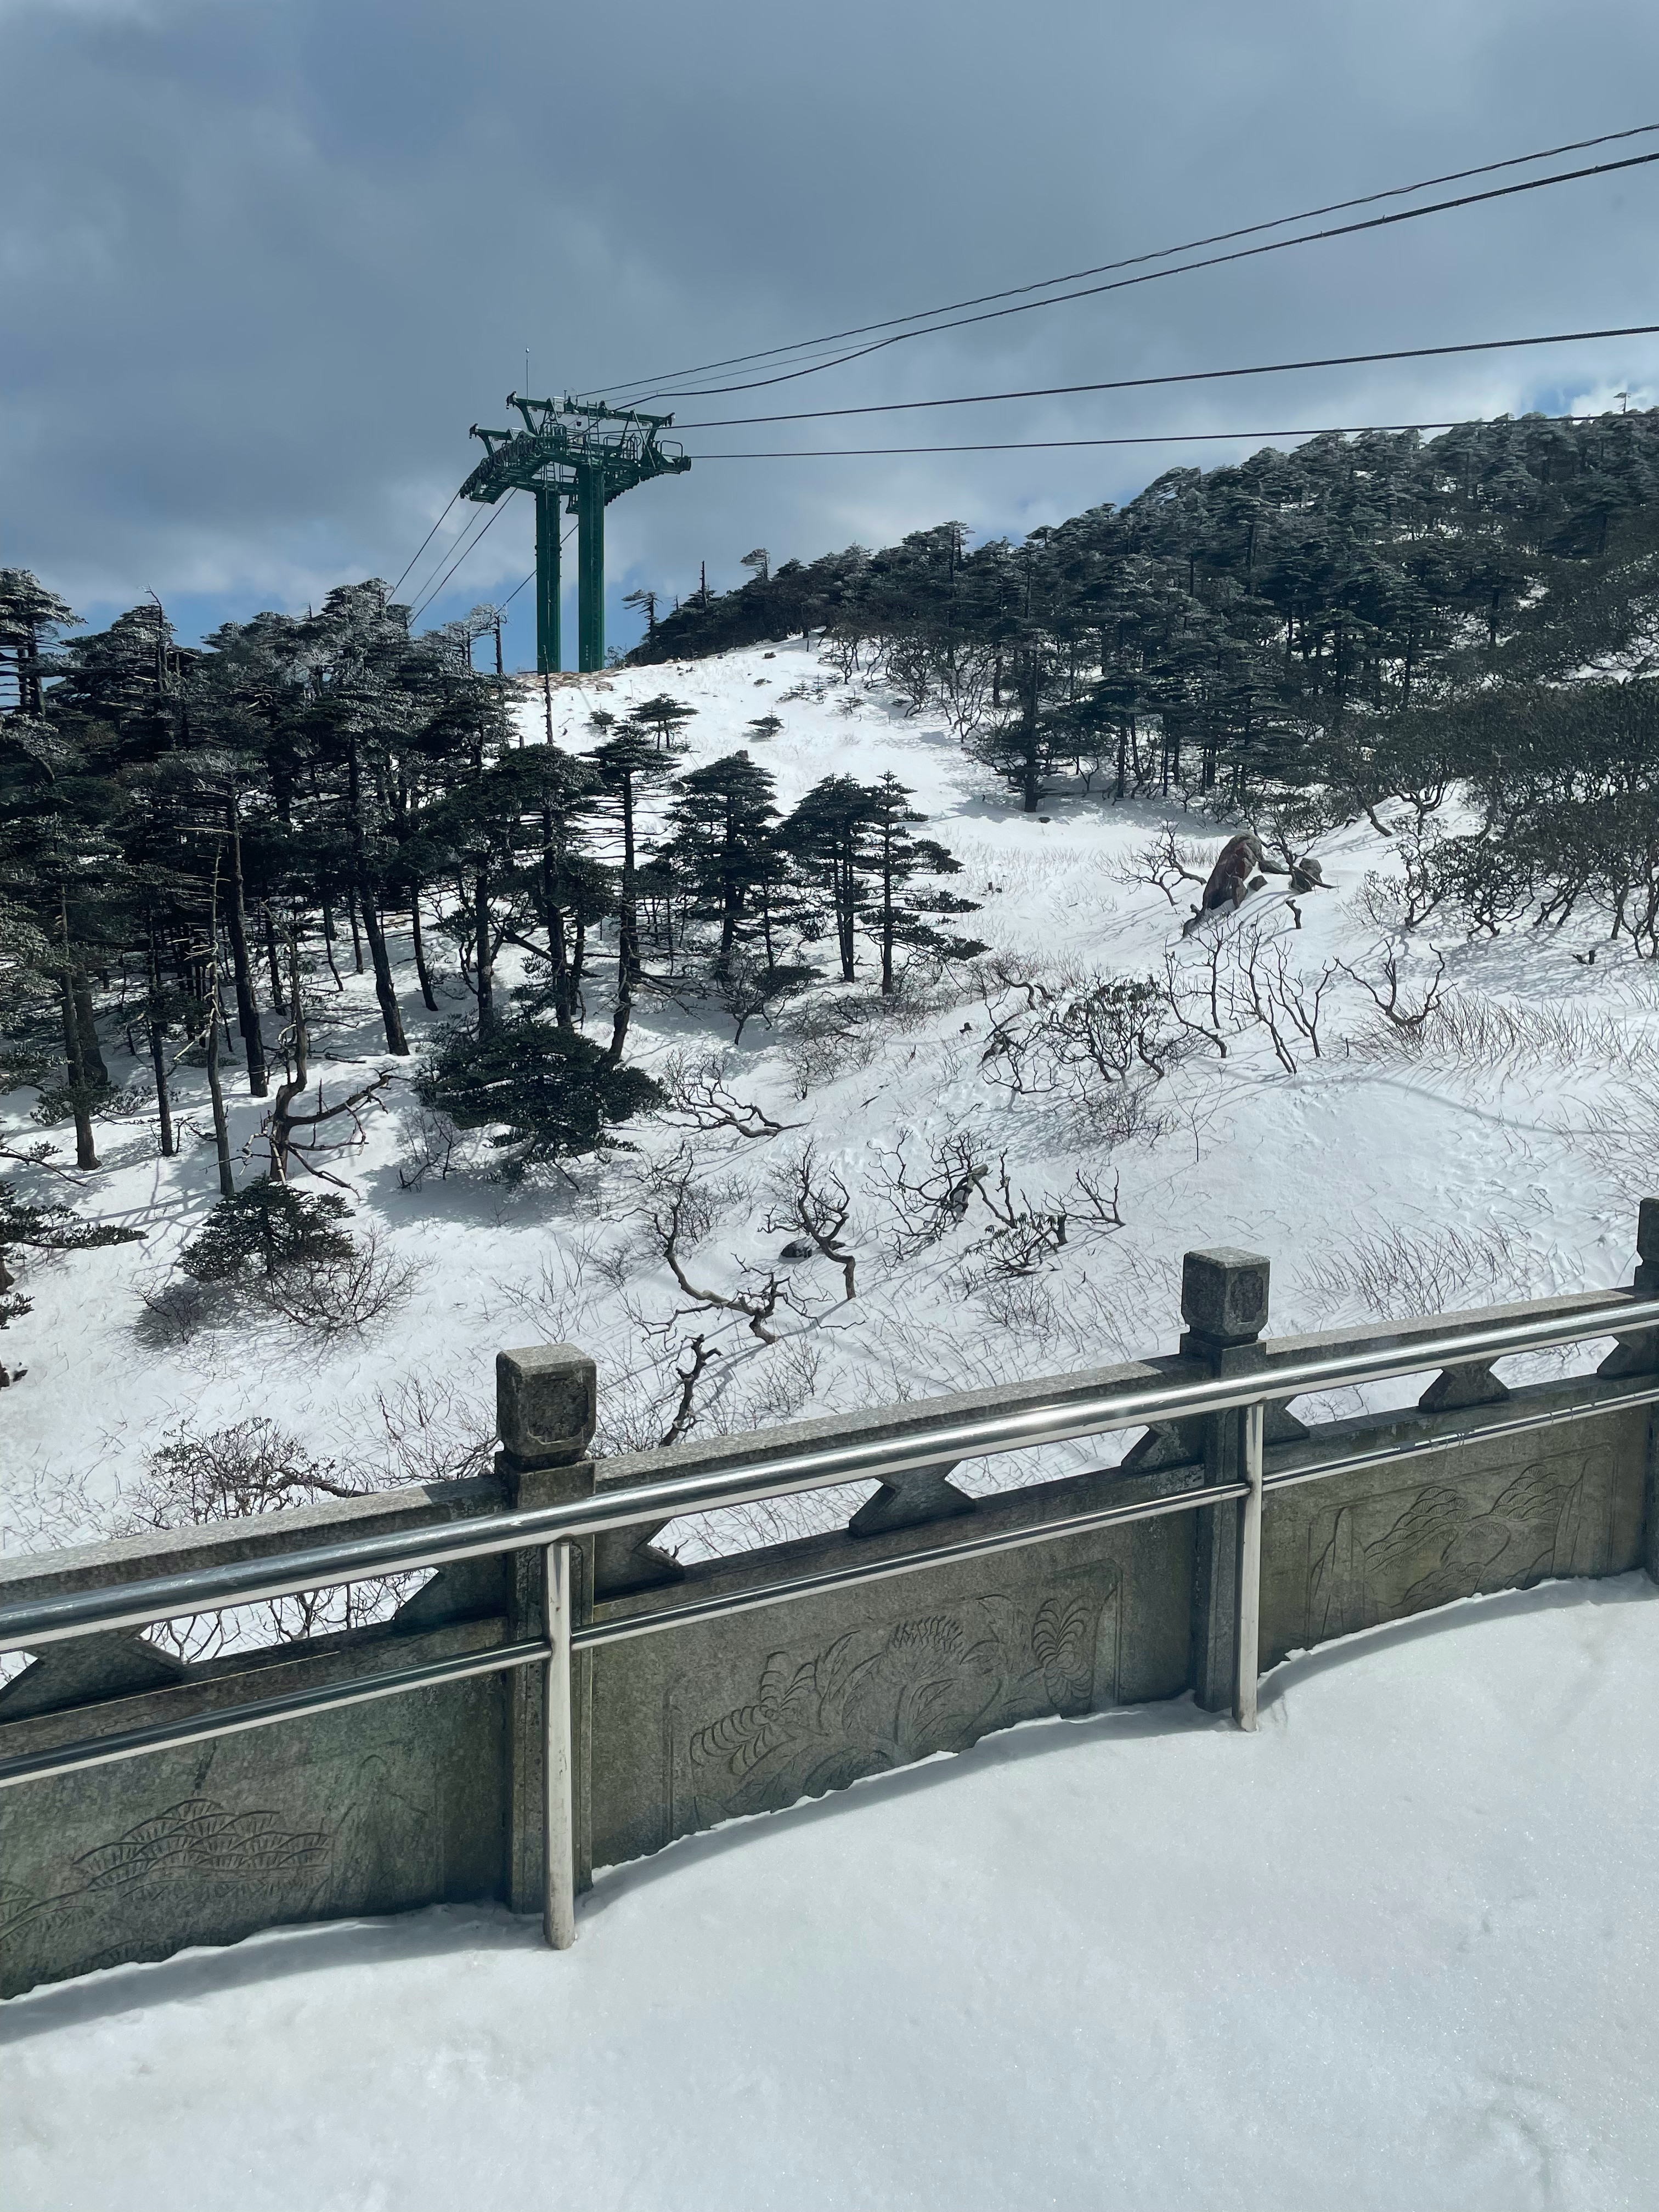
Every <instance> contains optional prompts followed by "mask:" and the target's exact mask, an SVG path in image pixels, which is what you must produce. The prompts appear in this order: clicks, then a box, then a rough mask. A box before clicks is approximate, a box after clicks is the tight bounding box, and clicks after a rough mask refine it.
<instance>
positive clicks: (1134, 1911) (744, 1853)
mask: <svg viewBox="0 0 1659 2212" xmlns="http://www.w3.org/2000/svg"><path fill="white" fill-rule="evenodd" d="M1263 1689H1264V1696H1263V1705H1262V1729H1261V1735H1259V1736H1256V1737H1254V1738H1252V1737H1247V1736H1243V1735H1239V1734H1237V1732H1236V1731H1234V1730H1233V1729H1231V1726H1229V1725H1228V1724H1226V1723H1223V1722H1219V1721H1212V1720H1210V1719H1208V1718H1206V1717H1205V1716H1203V1715H1200V1714H1199V1713H1197V1712H1195V1711H1194V1709H1193V1707H1192V1706H1191V1705H1189V1704H1188V1703H1186V1702H1185V1701H1182V1702H1181V1703H1178V1704H1176V1705H1166V1706H1154V1707H1147V1708H1145V1709H1142V1710H1140V1711H1130V1712H1122V1713H1115V1714H1111V1715H1108V1716H1103V1717H1099V1718H1097V1719H1095V1720H1092V1721H1088V1722H1084V1723H1046V1724H1038V1725H1036V1726H1034V1727H1030V1728H1026V1729H1018V1730H1015V1731H1013V1732H1012V1733H1011V1734H1008V1735H1001V1736H998V1737H995V1738H994V1739H991V1740H989V1741H987V1742H985V1743H983V1744H981V1745H980V1746H979V1747H977V1748H976V1749H975V1750H974V1751H972V1752H969V1753H966V1754H965V1755H963V1756H962V1757H960V1758H957V1759H939V1760H935V1761H932V1762H930V1763H928V1764H927V1765H923V1766H921V1767H915V1768H911V1769H909V1770H908V1771H905V1772H903V1773H902V1774H898V1775H895V1776H891V1777H888V1778H883V1779H881V1780H879V1781H878V1782H875V1783H872V1784H860V1785H859V1786H858V1787H856V1788H854V1790H849V1791H847V1792H845V1793H843V1794H842V1795H840V1796H836V1797H832V1798H829V1799H828V1800H825V1801H823V1802H820V1803H817V1804H813V1805H805V1806H800V1807H798V1808H795V1809H794V1810H793V1811H792V1812H789V1813H784V1814H776V1815H774V1816H772V1817H770V1818H769V1819H764V1820H756V1821H749V1822H741V1823H736V1824H733V1825H732V1826H730V1827H727V1828H725V1829H722V1830H720V1831H717V1832H715V1833H714V1834H712V1835H708V1836H704V1837H700V1838H696V1839H693V1840H690V1841H687V1842H685V1843H683V1844H676V1845H674V1846H673V1847H672V1848H671V1849H670V1850H667V1851H665V1852H664V1853H663V1854H661V1855H660V1857H657V1858H655V1859H652V1860H648V1861H646V1862H644V1863H640V1864H637V1865H635V1866H633V1867H630V1868H628V1869H623V1870H621V1871H619V1872H617V1873H613V1874H610V1875H601V1876H600V1878H599V1881H598V1883H597V1885H596V1887H595V1888H594V1890H593V1891H592V1893H591V1895H590V1896H589V1897H588V1898H587V1899H586V1900H585V1903H584V1905H583V1909H582V1911H581V1916H580V1937H579V1940H578V1942H577V1945H576V1948H575V1949H574V1951H571V1952H568V1953H567V1954H563V1955H562V1956H558V1955H555V1954H551V1953H549V1952H547V1951H545V1950H544V1949H542V1948H540V1944H539V1930H538V1928H536V1927H535V1926H533V1925H532V1924H531V1923H527V1922H518V1921H514V1920H513V1919H511V1918H510V1917H507V1916H506V1915H505V1914H503V1913H501V1912H498V1911H454V1910H452V1911H435V1912H425V1913H418V1914H415V1915H412V1916H410V1917H407V1918H404V1919H401V1920H391V1921H381V1922H359V1923H347V1924H345V1925H343V1926H337V1927H333V1928H323V1929H310V1930H295V1931H291V1932H288V1933H284V1934H280V1935H274V1936H260V1937H257V1938H255V1939H254V1940H253V1941H252V1942H247V1943H244V1944H241V1945H240V1946H238V1947H236V1948H234V1949H231V1950H227V1951H221V1952H195V1953H191V1954H187V1955H186V1956H185V1957H183V1958H180V1959H177V1960H171V1961H169V1962H167V1963H166V1964H163V1965H160V1966H124V1967H118V1968H117V1969H115V1970H114V1971H113V1972H108V1973H103V1974H94V1975H91V1976H89V1977H88V1978H86V1979H85V1980H83V1981H82V1982H78V1983H75V1984H68V1985H65V1986H64V1987H62V1988H60V1989H57V1990H43V1991H40V1992H37V1993H36V1994H35V1995H33V1996H27V1997H21V1998H18V1999H16V2000H15V2001H14V2002H12V2003H10V2004H9V2005H8V2006H6V2007H5V2008H4V2011H3V2015H0V2040H3V2044H4V2045H5V2048H4V2051H3V2058H0V2069H3V2070H0V2079H3V2082H4V2091H5V2108H6V2113H7V2123H8V2124H7V2130H6V2132H7V2136H8V2160H7V2183H6V2202H7V2204H8V2206H9V2208H10V2212H64V2208H67V2207H69V2206H70V2205H73V2206H74V2207H76V2212H132V2208H134V2207H137V2206H150V2205H160V2204H167V2205H168V2206H170V2207H172V2208H173V2212H261V2209H262V2208H269V2212H295V2208H298V2207H304V2208H305V2212H371V2208H380V2207H384V2208H386V2212H393V2208H395V2212H453V2208H454V2207H456V2206H459V2205H473V2204H482V2203H518V2204H525V2205H532V2206H535V2207H536V2208H538V2212H560V2208H563V2207H567V2206H568V2207H572V2208H574V2207H580V2208H582V2212H612V2208H614V2212H640V2208H646V2207H653V2208H654V2207H663V2206H669V2205H674V2206H678V2207H684V2208H687V2212H690V2208H695V2207H702V2206H708V2207H710V2208H714V2212H726V2208H729V2207H733V2206H735V2207H739V2208H743V2212H749V2208H757V2212H758V2208H762V2207H769V2206H776V2207H779V2208H785V2207H787V2208H789V2212H820V2208H823V2209H824V2212H828V2208H831V2207H841V2206H859V2207H872V2208H883V2212H886V2208H902V2207H911V2206H915V2207H924V2208H928V2212H933V2208H947V2207H949V2208H965V2207H977V2206H981V2205H983V2206H1010V2207H1013V2206H1018V2207H1022V2208H1023V2207H1026V2206H1037V2205H1053V2206H1056V2207H1060V2208H1062V2209H1063V2212H1070V2208H1083V2207H1087V2208H1091V2212H1093V2208H1101V2209H1102V2212H1104V2208H1108V2207H1115V2206H1123V2207H1126V2208H1131V2212H1146V2208H1147V2207H1150V2206H1188V2205H1191V2206H1203V2207H1205V2208H1206V2212H1231V2208H1249V2212H1261V2208H1265V2207H1269V2206H1273V2207H1277V2206H1295V2207H1297V2208H1298V2212H1327V2208H1328V2212H1370V2208H1376V2209H1377V2212H1381V2209H1382V2208H1390V2212H1395V2208H1397V2209H1398V2212H1423V2208H1425V2207H1432V2208H1434V2212H1462V2208H1471V2212H1524V2208H1528V2207H1531V2206H1534V2205H1535V2206H1551V2207H1566V2208H1580V2207H1582V2208H1584V2212H1619V2208H1621V2207H1632V2208H1638V2207H1644V2206H1649V2205H1651V2203H1652V2202H1653V2176H1654V2172H1655V2169H1656V2161H1659V2097H1656V2095H1655V2083H1656V2081H1659V2011H1656V2008H1655V2006H1654V2003H1653V1990H1654V1986H1655V1976H1656V1972H1659V1937H1656V1927H1655V1919H1654V1911H1653V1874H1652V1867H1653V1848H1652V1847H1653V1837H1654V1834H1655V1832H1656V1826H1659V1737H1656V1734H1655V1731H1654V1729H1653V1726H1652V1715H1653V1712H1654V1711H1655V1706H1656V1700H1659V1592H1656V1591H1655V1590H1654V1589H1653V1587H1652V1586H1651V1584H1650V1583H1647V1582H1646V1581H1645V1580H1644V1578H1642V1577H1637V1576H1629V1577H1622V1578H1621V1579H1620V1580H1618V1581H1615V1582H1609V1583H1599V1584H1585V1583H1571V1584H1566V1583H1562V1584H1554V1585H1550V1586H1547V1587H1545V1588H1543V1589H1535V1590H1532V1591H1529V1592H1527V1593H1526V1594H1524V1595H1511V1596H1505V1597H1498V1598H1492V1599H1485V1600H1476V1601H1471V1602H1469V1603H1468V1604H1464V1605H1462V1606H1458V1607H1452V1608H1449V1610H1448V1611H1446V1612H1444V1613H1436V1614H1431V1615H1429V1616H1426V1617H1425V1618H1422V1619H1419V1620H1413V1621H1411V1622H1409V1623H1406V1624H1403V1625H1398V1626H1394V1627H1391V1628H1387V1629H1381V1630H1376V1631H1373V1632H1370V1633H1369V1634H1367V1635H1365V1636H1362V1637H1358V1638H1352V1639H1350V1640H1349V1641H1347V1642H1346V1643H1344V1644H1336V1645H1331V1646H1328V1647H1327V1648H1326V1649H1324V1650H1322V1651H1321V1652H1319V1653H1318V1654H1316V1655H1314V1656H1309V1657H1305V1658H1302V1659H1297V1660H1292V1661H1291V1662H1289V1663H1287V1664H1286V1665H1285V1666H1284V1667H1282V1668H1279V1669H1278V1670H1277V1671H1276V1672H1275V1673H1274V1674H1273V1675H1271V1676H1269V1677H1268V1678H1267V1680H1266V1682H1265V1683H1264V1685H1263Z"/></svg>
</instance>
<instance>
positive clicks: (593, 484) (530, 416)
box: [460, 392, 691, 673]
mask: <svg viewBox="0 0 1659 2212" xmlns="http://www.w3.org/2000/svg"><path fill="white" fill-rule="evenodd" d="M507 405H508V406H509V407H511V408H514V409H516V410H517V411H518V414H519V416H520V419H521V420H522V422H523V423H524V428H523V429H522V430H481V429H480V428H478V426H477V423H476V422H475V423H474V424H473V426H472V435H473V436H474V437H475V438H477V439H479V440H481V441H483V448H484V458H483V460H481V461H480V462H479V464H478V465H477V468H476V469H474V470H473V471H472V473H471V476H470V477H468V478H467V480H466V482H465V483H464V484H463V485H462V486H461V493H460V495H461V497H462V498H463V499H474V500H478V501H483V503H484V504H486V505H489V506H493V505H494V504H495V501H497V500H498V499H501V498H503V497H504V496H505V495H507V493H508V492H513V491H527V492H531V493H533V494H534V495H535V501H536V666H537V670H538V673H539V672H547V673H551V672H552V671H554V670H556V668H557V667H558V665H559V662H560V650H559V647H560V637H559V517H560V514H561V513H562V512H563V513H572V514H574V516H575V518H576V528H577V538H576V585H577V596H576V617H577V618H576V643H577V651H576V665H577V666H578V667H579V668H580V669H582V670H584V671H586V670H592V669H598V668H603V667H604V666H605V507H607V505H608V504H609V503H610V501H611V500H613V499H619V498H620V497H621V496H622V495H623V492H625V491H631V490H633V489H634V487H635V485H636V484H642V483H649V482H650V481H651V479H652V478H653V477H661V476H680V475H683V474H684V471H686V470H687V469H689V468H690V465H691V464H690V461H689V460H688V459H686V457H685V455H684V453H681V452H680V450H679V448H678V447H676V446H665V445H664V444H663V443H662V441H661V439H660V438H659V435H658V434H659V431H662V430H665V429H666V428H668V427H669V425H670V424H671V422H672V421H673V419H674V418H673V416H671V415H641V414H640V413H638V412H637V411H636V410H635V409H633V408H629V407H605V406H602V405H600V404H599V403H598V402H597V401H591V400H579V399H572V398H569V397H568V395H567V397H566V398H563V399H562V400H556V399H525V398H520V396H519V394H518V393H517V392H511V393H509V394H508V396H507ZM611 425H614V426H615V427H614V428H611V427H609V426H611Z"/></svg>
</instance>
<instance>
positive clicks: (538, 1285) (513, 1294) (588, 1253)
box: [495, 1235, 625, 1344]
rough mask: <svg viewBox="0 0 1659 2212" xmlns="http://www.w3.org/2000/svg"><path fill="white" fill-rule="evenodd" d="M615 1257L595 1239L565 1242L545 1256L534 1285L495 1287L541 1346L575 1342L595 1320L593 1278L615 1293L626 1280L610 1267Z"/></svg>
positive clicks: (497, 1283)
mask: <svg viewBox="0 0 1659 2212" xmlns="http://www.w3.org/2000/svg"><path fill="white" fill-rule="evenodd" d="M613 1257H620V1255H613V1254H612V1253H611V1252H610V1251H607V1250H605V1249H603V1248H602V1247H601V1245H600V1243H599V1239H598V1237H595V1236H592V1235H580V1236H577V1237H573V1238H571V1239H570V1241H569V1242H568V1243H567V1242H566V1241H565V1240H564V1239H563V1238H561V1239H560V1240H559V1241H558V1242H557V1243H555V1245H554V1246H553V1249H552V1250H551V1251H550V1252H549V1253H547V1254H545V1255H544V1257H543V1259H542V1261H541V1262H540V1265H539V1266H538V1268H537V1271H536V1273H535V1276H534V1277H533V1279H532V1280H531V1281H529V1282H527V1283H524V1282H520V1283H513V1282H505V1281H497V1282H496V1284H495V1291H496V1292H497V1294H498V1295H499V1297H500V1298H501V1303H502V1304H503V1305H504V1306H505V1307H506V1308H507V1310H509V1311H510V1312H512V1313H513V1314H514V1315H515V1316H517V1317H518V1319H519V1320H520V1321H521V1322H523V1323H524V1324H525V1326H526V1328H527V1329H528V1330H530V1331H532V1333H533V1334H534V1336H535V1338H536V1340H537V1341H538V1342H539V1343H542V1344H577V1343H580V1340H581V1339H582V1337H583V1335H584V1334H585V1333H586V1330H587V1328H588V1325H589V1323H590V1322H591V1321H592V1317H593V1306H594V1292H593V1290H592V1287H591V1285H590V1281H589V1278H590V1277H593V1276H597V1277H598V1278H599V1279H600V1280H601V1281H603V1282H606V1283H608V1284H610V1285H611V1288H612V1289H618V1290H619V1289H620V1288H621V1287H622V1279H623V1278H622V1277H619V1276H618V1274H617V1271H616V1269H615V1268H614V1267H612V1266H611V1264H610V1262H611V1260H612V1259H613ZM624 1273H625V1271H624Z"/></svg>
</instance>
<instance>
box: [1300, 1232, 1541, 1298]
mask: <svg viewBox="0 0 1659 2212" xmlns="http://www.w3.org/2000/svg"><path fill="white" fill-rule="evenodd" d="M1533 1281H1534V1261H1533V1257H1532V1255H1531V1254H1530V1253H1529V1252H1528V1249H1527V1248H1526V1246H1525V1245H1524V1244H1523V1243H1522V1241H1521V1239H1520V1238H1519V1237H1517V1236H1516V1233H1515V1232H1514V1231H1513V1230H1511V1229H1509V1228H1507V1227H1505V1226H1504V1225H1502V1224H1499V1223H1493V1224H1492V1225H1491V1226H1489V1227H1487V1228H1484V1229H1468V1230H1464V1229H1429V1230H1419V1231H1409V1230H1406V1229H1401V1228H1399V1227H1395V1228H1392V1229H1385V1230H1378V1231H1373V1232H1372V1233H1370V1235H1365V1236H1359V1237H1354V1238H1353V1239H1352V1241H1351V1242H1350V1243H1348V1244H1346V1246H1345V1247H1343V1249H1340V1251H1337V1252H1334V1253H1332V1254H1331V1255H1328V1257H1327V1258H1324V1259H1322V1260H1316V1261H1310V1262H1309V1263H1308V1264H1307V1265H1306V1266H1305V1267H1303V1268H1302V1269H1301V1270H1300V1272H1299V1273H1298V1276H1297V1287H1298V1289H1299V1290H1301V1291H1303V1292H1304V1294H1305V1295H1309V1296H1311V1297H1314V1298H1316V1299H1317V1300H1318V1301H1320V1302H1321V1303H1322V1304H1325V1305H1327V1306H1340V1305H1342V1304H1348V1303H1352V1304H1358V1306H1360V1307H1361V1308H1362V1309H1363V1310H1364V1311H1365V1312H1367V1313H1370V1314H1374V1315H1376V1317H1377V1318H1378V1319H1379V1320H1382V1321H1404V1320H1407V1319H1410V1318H1413V1317H1414V1316H1418V1315H1420V1314H1436V1313H1443V1312H1448V1311H1450V1310H1453V1309H1455V1308H1456V1307H1459V1306H1467V1305H1483V1304H1486V1305H1489V1304H1498V1303H1501V1302H1502V1301H1504V1300H1505V1299H1510V1298H1524V1297H1530V1296H1532V1295H1533V1291H1532V1285H1533Z"/></svg>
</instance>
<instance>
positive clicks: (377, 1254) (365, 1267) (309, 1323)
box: [252, 1229, 416, 1335]
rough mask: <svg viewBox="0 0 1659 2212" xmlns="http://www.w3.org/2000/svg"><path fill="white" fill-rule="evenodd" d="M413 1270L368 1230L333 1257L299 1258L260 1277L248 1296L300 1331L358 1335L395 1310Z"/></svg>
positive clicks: (409, 1286)
mask: <svg viewBox="0 0 1659 2212" xmlns="http://www.w3.org/2000/svg"><path fill="white" fill-rule="evenodd" d="M415 1282H416V1269H415V1268H414V1267H413V1266H412V1265H411V1264H410V1262H409V1261H406V1260H398V1259H394V1258H393V1257H392V1255H391V1254H390V1253H388V1252H386V1250H385V1249H383V1247H382V1245H381V1243H380V1236H379V1233H378V1231H375V1230H373V1229H369V1230H367V1231H364V1233H363V1234H362V1236H360V1237H354V1238H353V1239H352V1249H351V1251H350V1253H349V1255H345V1256H343V1257H341V1258H338V1259H314V1260H301V1261H298V1262H296V1264H295V1265H294V1266H293V1267H281V1268H278V1269H277V1270H276V1272H275V1273H272V1274H270V1275H266V1276H263V1277H261V1278H260V1279H259V1280H258V1283H257V1285H255V1286H254V1290H253V1292H252V1295H253V1296H254V1297H257V1298H258V1302H259V1303H260V1304H262V1305H264V1306H265V1307H267V1308H269V1310H270V1311H271V1312H273V1313H276V1314H280V1315H281V1316H282V1317H283V1320H284V1321H287V1322H291V1323H292V1324H293V1326H294V1327H295V1328H301V1329H307V1330H313V1329H342V1328H346V1329H350V1330H351V1331H352V1332H353V1333H354V1334H356V1335H362V1334H364V1333H365V1332H366V1331H367V1330H368V1329H370V1328H373V1327H374V1324H375V1323H376V1322H380V1321H384V1320H386V1318H387V1317H388V1316H390V1315H392V1314H393V1313H395V1312H396V1311H397V1310H398V1307H399V1306H401V1305H402V1304H404V1300H405V1299H406V1298H407V1297H409V1294H410V1291H412V1290H413V1288H414V1286H415Z"/></svg>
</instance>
